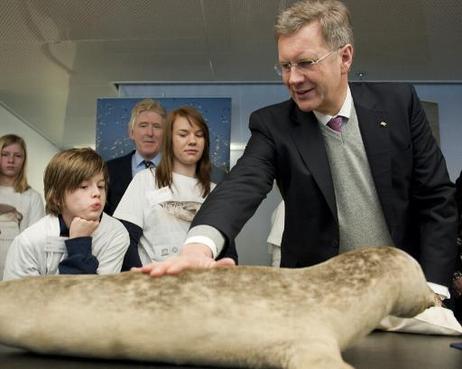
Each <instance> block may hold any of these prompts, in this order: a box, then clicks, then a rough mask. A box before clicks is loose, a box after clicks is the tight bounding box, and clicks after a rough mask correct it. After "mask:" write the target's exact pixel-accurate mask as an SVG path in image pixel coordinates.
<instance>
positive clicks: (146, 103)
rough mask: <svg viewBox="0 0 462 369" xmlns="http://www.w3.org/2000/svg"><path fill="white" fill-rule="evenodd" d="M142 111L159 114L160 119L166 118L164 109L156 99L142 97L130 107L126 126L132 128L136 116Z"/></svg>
mask: <svg viewBox="0 0 462 369" xmlns="http://www.w3.org/2000/svg"><path fill="white" fill-rule="evenodd" d="M144 111H153V112H154V113H157V114H159V115H160V116H161V117H162V120H163V121H165V120H166V119H167V111H166V110H165V109H164V107H163V106H162V105H160V103H159V102H158V101H157V100H153V99H143V100H141V101H138V103H136V105H135V106H134V107H133V109H132V113H131V117H130V121H129V122H128V126H129V127H130V128H131V129H133V128H134V127H135V121H136V117H137V116H138V115H139V114H141V113H142V112H144Z"/></svg>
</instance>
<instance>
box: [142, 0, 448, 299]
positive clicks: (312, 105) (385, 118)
mask: <svg viewBox="0 0 462 369" xmlns="http://www.w3.org/2000/svg"><path fill="white" fill-rule="evenodd" d="M275 29H276V38H277V44H278V54H279V62H278V64H277V65H276V70H277V72H278V73H279V74H280V75H281V77H282V80H283V82H284V84H285V85H286V86H287V88H288V89H289V92H290V95H291V99H290V100H288V101H285V102H282V103H280V104H277V105H273V106H269V107H266V108H263V109H261V110H258V111H256V112H254V113H253V114H252V115H251V117H250V126H249V127H250V130H251V133H252V135H251V138H250V140H249V142H248V145H247V147H246V150H245V152H244V154H243V156H242V158H241V159H240V160H239V161H238V163H237V164H236V166H235V167H234V168H233V169H232V171H231V173H230V174H229V176H228V178H227V179H226V180H225V181H224V182H223V183H222V184H221V185H220V186H219V187H218V188H217V189H216V190H215V191H214V192H213V193H212V194H211V195H210V196H209V197H208V198H207V200H206V202H205V203H204V205H203V206H202V208H201V209H200V211H199V213H198V214H197V216H196V217H195V219H194V221H193V225H192V228H191V230H190V232H189V236H188V239H187V240H186V245H185V247H184V248H183V252H182V255H180V256H178V257H176V258H172V259H170V260H167V261H165V262H163V263H159V264H151V265H149V266H147V267H145V268H144V269H143V271H144V272H146V273H150V274H151V275H153V276H158V275H162V274H165V273H167V274H171V273H177V272H178V271H180V270H182V269H184V268H188V267H215V266H220V265H226V263H227V261H226V260H221V261H219V262H218V261H217V262H215V261H214V259H213V258H214V257H215V256H217V255H218V254H219V253H220V251H221V249H222V248H223V247H226V245H227V244H228V243H229V242H230V241H231V240H233V239H234V238H235V237H236V235H237V234H238V232H239V231H240V230H241V228H242V227H243V225H244V224H245V223H246V222H247V220H248V219H249V218H250V217H251V216H252V215H253V214H254V212H255V210H256V208H257V207H258V205H259V204H260V202H261V201H262V200H263V199H264V198H265V196H266V194H267V193H268V192H269V191H270V190H271V188H272V185H273V180H276V182H277V184H278V186H279V189H280V191H281V194H282V197H283V199H284V202H285V206H286V215H285V231H284V235H283V239H282V245H281V253H282V255H281V266H283V267H290V268H296V267H303V266H310V265H313V264H317V263H320V262H322V261H324V260H327V259H329V258H331V257H333V256H335V255H337V254H338V253H341V252H344V251H348V250H352V249H356V248H359V247H362V246H365V245H367V246H381V245H394V246H396V247H398V248H400V249H403V250H405V251H407V252H409V253H410V254H412V255H413V256H414V257H415V258H416V259H417V260H418V261H419V262H420V264H421V266H422V268H423V270H424V272H425V275H426V278H427V280H428V281H429V282H431V286H432V287H433V288H434V290H435V291H437V292H438V293H439V294H440V295H441V296H444V297H448V296H449V295H448V288H447V287H448V286H449V283H450V277H451V274H452V272H453V270H454V265H455V259H456V246H455V245H456V214H457V213H456V206H455V201H454V186H453V185H452V184H451V182H450V180H449V176H448V173H447V169H446V164H445V161H444V158H443V156H442V153H441V151H440V149H439V148H438V146H437V144H436V142H435V140H434V138H433V136H432V133H431V130H430V126H429V124H428V121H427V119H426V117H425V113H424V111H423V109H422V107H421V105H420V102H419V99H418V97H417V95H416V92H415V90H414V88H413V87H412V86H410V85H407V84H396V83H359V84H349V83H348V72H349V71H350V67H351V64H352V61H353V50H354V47H353V33H352V27H351V23H350V15H349V12H348V9H347V8H346V7H345V5H344V4H343V2H341V1H337V0H325V1H320V0H306V1H300V2H298V3H295V4H293V5H292V6H291V7H290V8H288V9H287V10H285V11H283V12H282V13H281V14H280V15H279V17H278V20H277V24H276V27H275ZM228 263H229V264H232V263H231V262H230V261H228Z"/></svg>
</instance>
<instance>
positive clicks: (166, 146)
mask: <svg viewBox="0 0 462 369" xmlns="http://www.w3.org/2000/svg"><path fill="white" fill-rule="evenodd" d="M178 117H183V118H185V119H186V120H187V121H188V122H189V123H190V124H196V125H197V126H199V128H200V129H201V130H202V132H203V134H204V151H203V152H202V156H201V158H200V159H199V161H198V162H197V163H196V177H197V179H198V180H199V183H200V185H201V187H202V197H206V196H207V195H208V194H209V193H210V176H211V171H212V164H211V163H210V155H209V148H210V135H209V128H208V126H207V123H206V122H205V120H204V118H203V117H202V115H201V114H200V113H199V112H198V111H197V110H196V109H194V108H192V107H190V106H182V107H180V108H178V109H175V110H173V111H172V112H170V113H169V114H168V117H167V124H166V125H165V130H164V138H163V142H162V159H161V160H160V163H159V165H158V166H157V168H156V184H157V186H158V187H159V188H160V187H166V186H168V187H170V188H171V187H172V183H173V178H172V172H173V161H174V154H173V124H174V122H175V120H176V119H177V118H178Z"/></svg>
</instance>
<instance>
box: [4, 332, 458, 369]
mask: <svg viewBox="0 0 462 369" xmlns="http://www.w3.org/2000/svg"><path fill="white" fill-rule="evenodd" d="M461 341H462V337H444V336H423V335H414V334H405V333H385V332H375V333H373V334H371V335H369V336H367V337H365V338H363V339H362V340H360V341H359V342H358V343H357V344H355V345H354V346H353V347H351V348H349V349H348V350H346V351H345V352H344V353H343V357H344V359H345V361H346V362H348V363H349V364H350V365H353V366H354V367H355V368H356V369H462V350H457V349H454V348H451V347H449V344H450V343H453V342H461ZM0 367H1V368H8V369H22V368H28V369H32V368H33V369H45V368H46V369H57V368H66V369H109V368H111V369H114V368H115V369H119V368H140V369H148V368H156V369H161V368H176V369H178V368H188V367H187V366H170V365H166V364H153V363H140V362H130V361H110V360H89V359H80V358H72V357H60V356H41V355H34V354H30V353H27V352H25V351H22V350H19V349H14V348H10V347H7V346H3V345H0ZM194 368H196V369H197V367H194Z"/></svg>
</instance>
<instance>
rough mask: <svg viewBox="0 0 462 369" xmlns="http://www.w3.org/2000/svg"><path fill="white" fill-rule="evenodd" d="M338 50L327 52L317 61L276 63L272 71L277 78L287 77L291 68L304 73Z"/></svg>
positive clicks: (304, 60)
mask: <svg viewBox="0 0 462 369" xmlns="http://www.w3.org/2000/svg"><path fill="white" fill-rule="evenodd" d="M339 49H340V47H339V48H337V49H335V50H331V51H329V52H328V53H327V54H325V55H323V56H321V57H320V58H319V59H302V60H299V61H298V62H285V63H278V64H276V65H275V66H274V70H275V71H276V73H277V74H278V76H281V77H282V76H285V75H288V74H289V73H290V72H291V71H292V67H294V68H295V69H297V70H298V71H299V72H300V73H306V72H308V71H309V70H311V68H312V67H313V65H316V64H319V63H321V62H322V61H323V60H324V59H326V58H327V57H329V56H330V55H332V54H333V53H335V52H336V51H337V50H339Z"/></svg>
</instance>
